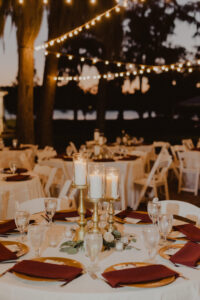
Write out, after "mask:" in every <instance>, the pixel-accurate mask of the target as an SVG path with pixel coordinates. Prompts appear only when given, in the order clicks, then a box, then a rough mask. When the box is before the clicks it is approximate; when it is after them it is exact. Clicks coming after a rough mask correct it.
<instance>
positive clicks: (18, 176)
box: [6, 174, 31, 181]
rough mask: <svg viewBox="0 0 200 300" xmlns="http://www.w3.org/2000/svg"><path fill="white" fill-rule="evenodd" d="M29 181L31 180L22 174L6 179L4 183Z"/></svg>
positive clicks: (28, 176)
mask: <svg viewBox="0 0 200 300" xmlns="http://www.w3.org/2000/svg"><path fill="white" fill-rule="evenodd" d="M29 179H31V176H30V175H22V174H19V175H13V176H9V177H6V181H24V180H29Z"/></svg>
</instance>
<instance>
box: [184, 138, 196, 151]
mask: <svg viewBox="0 0 200 300" xmlns="http://www.w3.org/2000/svg"><path fill="white" fill-rule="evenodd" d="M182 144H183V145H184V146H185V147H186V149H188V150H191V149H193V148H194V143H193V141H192V139H183V140H182Z"/></svg>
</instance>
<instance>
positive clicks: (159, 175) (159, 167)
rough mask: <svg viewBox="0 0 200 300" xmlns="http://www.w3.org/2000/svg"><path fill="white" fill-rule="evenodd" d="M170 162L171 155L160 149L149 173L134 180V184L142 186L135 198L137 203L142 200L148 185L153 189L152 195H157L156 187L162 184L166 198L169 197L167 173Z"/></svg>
mask: <svg viewBox="0 0 200 300" xmlns="http://www.w3.org/2000/svg"><path fill="white" fill-rule="evenodd" d="M171 162H172V158H171V156H170V155H167V154H166V153H163V151H161V153H160V154H159V155H158V157H157V159H156V161H155V163H154V165H153V167H152V169H151V171H150V172H149V174H144V177H143V178H140V179H136V180H134V182H133V184H134V186H135V185H140V186H141V187H142V189H141V192H140V195H139V198H138V200H137V203H138V204H139V203H140V202H141V201H142V199H143V197H144V196H145V193H146V191H147V188H148V187H150V188H151V189H152V190H153V193H154V197H158V192H157V188H158V187H160V186H164V190H165V197H166V199H169V190H168V183H167V175H168V169H169V166H170V165H171Z"/></svg>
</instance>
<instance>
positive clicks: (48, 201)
mask: <svg viewBox="0 0 200 300" xmlns="http://www.w3.org/2000/svg"><path fill="white" fill-rule="evenodd" d="M44 207H45V213H46V216H47V218H48V219H49V223H50V224H52V219H53V216H54V214H55V212H56V208H57V199H56V198H45V199H44Z"/></svg>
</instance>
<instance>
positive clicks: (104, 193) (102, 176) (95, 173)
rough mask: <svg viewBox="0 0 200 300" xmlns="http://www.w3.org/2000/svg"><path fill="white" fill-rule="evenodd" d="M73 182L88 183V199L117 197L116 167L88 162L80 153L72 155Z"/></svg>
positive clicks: (83, 184) (117, 174) (117, 175)
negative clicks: (106, 166)
mask: <svg viewBox="0 0 200 300" xmlns="http://www.w3.org/2000/svg"><path fill="white" fill-rule="evenodd" d="M73 162H74V184H75V185H76V186H85V185H88V198H89V199H94V200H96V199H103V198H106V199H118V198H119V171H118V169H116V168H106V169H105V167H104V165H103V164H99V163H90V164H89V165H88V164H87V159H86V158H85V157H84V156H83V155H82V154H80V153H76V154H75V155H74V160H73Z"/></svg>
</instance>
